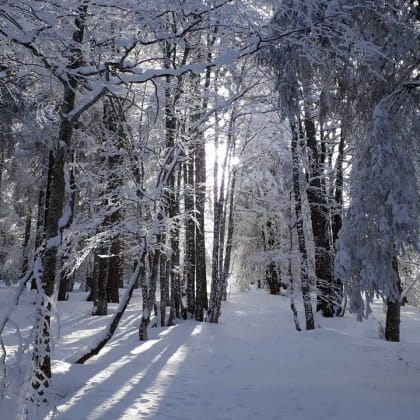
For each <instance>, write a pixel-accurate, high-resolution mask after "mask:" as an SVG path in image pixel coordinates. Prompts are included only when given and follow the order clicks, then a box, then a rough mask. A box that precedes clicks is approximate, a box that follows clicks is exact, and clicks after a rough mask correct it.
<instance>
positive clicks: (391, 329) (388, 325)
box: [385, 256, 402, 341]
mask: <svg viewBox="0 0 420 420" xmlns="http://www.w3.org/2000/svg"><path fill="white" fill-rule="evenodd" d="M392 268H393V271H394V272H393V273H392V275H393V276H394V278H395V280H394V282H395V287H396V290H397V294H398V296H396V297H394V298H393V299H390V298H388V299H387V302H386V303H387V307H386V321H385V340H386V341H400V322H401V321H400V312H401V298H400V296H401V292H402V287H401V278H400V275H399V269H398V260H397V257H396V256H394V257H393V259H392Z"/></svg>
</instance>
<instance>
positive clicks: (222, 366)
mask: <svg viewBox="0 0 420 420" xmlns="http://www.w3.org/2000/svg"><path fill="white" fill-rule="evenodd" d="M414 315H415V316H416V317H418V312H415V313H414ZM126 318H127V321H126V324H125V328H127V329H128V328H130V325H131V324H130V323H132V328H133V327H134V326H135V322H134V317H131V318H130V313H129V314H127V317H126ZM405 321H406V320H405ZM410 322H411V323H410ZM417 322H418V319H411V320H410V319H408V318H407V322H406V328H410V326H411V327H413V329H414V326H415V325H416V328H417V325H418V324H417ZM322 324H323V328H320V329H317V330H316V331H313V332H302V333H297V332H295V331H294V330H293V324H292V319H291V313H290V310H289V308H288V302H287V299H285V298H281V297H278V296H270V295H268V294H267V293H266V292H259V291H253V292H251V293H248V294H241V295H234V296H232V297H231V299H230V302H229V303H227V304H225V306H224V308H223V315H222V322H221V323H220V324H219V325H211V324H197V323H195V322H183V323H181V324H179V325H177V326H175V327H172V328H168V329H163V330H157V331H160V335H159V337H157V339H155V340H150V341H149V342H148V343H146V344H140V343H139V342H138V341H137V338H136V331H134V332H132V331H131V334H129V335H126V336H124V335H123V331H122V333H121V334H120V336H119V337H117V338H116V339H115V340H114V345H111V346H110V347H108V349H107V350H106V351H105V352H104V353H101V355H99V356H98V357H96V358H95V359H93V360H91V361H90V362H88V364H87V365H85V366H76V365H67V364H64V363H62V364H60V363H58V364H57V366H56V384H57V389H58V392H59V393H66V394H67V395H68V397H67V399H66V401H65V402H63V403H62V404H61V405H60V406H59V407H58V408H59V410H60V413H61V414H60V416H59V419H62V420H73V419H86V420H96V419H98V420H107V419H109V420H115V419H124V420H129V419H132V420H134V419H143V418H145V419H146V418H150V419H162V420H165V419H179V420H187V419H197V420H198V419H220V420H222V419H226V420H227V419H288V420H290V419H292V420H300V419H302V420H306V419H311V420H325V419H340V420H346V419H348V420H351V419H372V420H374V419H378V420H379V419H393V420H418V419H419V418H420V398H419V395H420V343H419V342H418V341H417V342H415V341H414V342H411V343H404V342H403V343H398V344H395V343H385V342H383V341H380V340H378V339H376V338H375V337H374V335H375V332H374V328H375V327H374V322H373V321H372V322H370V323H364V324H356V323H355V321H354V319H353V318H352V317H348V318H344V319H333V320H322ZM418 336H419V333H417V334H416V336H415V337H416V339H417V340H418ZM117 342H118V345H116V344H117ZM68 368H70V370H69V371H67V372H66V373H65V374H64V370H67V369H68ZM60 390H61V391H60Z"/></svg>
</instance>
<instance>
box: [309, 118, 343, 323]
mask: <svg viewBox="0 0 420 420" xmlns="http://www.w3.org/2000/svg"><path fill="white" fill-rule="evenodd" d="M304 125H305V133H306V141H307V146H308V151H309V185H308V189H307V197H308V202H309V208H310V212H311V222H312V232H313V236H314V242H315V275H316V278H317V289H318V297H317V299H318V302H317V310H318V311H321V312H322V315H323V316H325V317H332V316H334V306H335V305H334V303H335V298H334V293H333V292H334V288H333V284H332V283H333V274H332V261H331V244H330V239H329V231H330V224H329V211H328V206H327V202H326V194H325V191H324V189H323V188H322V177H323V171H322V168H321V162H320V160H321V156H320V153H319V152H318V148H317V140H316V128H315V122H314V119H313V117H311V116H308V115H306V117H305V121H304Z"/></svg>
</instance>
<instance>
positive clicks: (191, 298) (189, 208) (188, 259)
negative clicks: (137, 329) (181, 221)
mask: <svg viewBox="0 0 420 420" xmlns="http://www.w3.org/2000/svg"><path fill="white" fill-rule="evenodd" d="M193 156H194V155H193V154H191V155H190V158H189V160H188V162H187V163H186V164H185V165H184V190H185V212H186V214H187V218H186V221H185V262H184V275H185V284H186V291H187V312H188V316H189V317H191V318H193V317H194V314H195V253H196V250H195V222H194V220H193V219H192V216H193V215H194V208H195V206H194V190H193V188H194V159H193Z"/></svg>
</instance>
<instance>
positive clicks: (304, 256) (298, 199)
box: [290, 121, 315, 330]
mask: <svg viewBox="0 0 420 420" xmlns="http://www.w3.org/2000/svg"><path fill="white" fill-rule="evenodd" d="M290 128H291V131H292V147H291V151H292V177H293V194H294V201H295V212H296V230H297V236H298V246H299V252H300V276H301V287H302V297H303V306H304V310H305V319H306V329H307V330H313V329H314V328H315V322H314V316H313V312H312V303H311V294H310V293H311V288H310V283H309V275H308V253H307V250H306V241H305V233H304V228H303V212H302V196H301V192H300V165H299V161H300V159H299V152H298V138H299V134H298V128H297V123H296V122H295V123H293V122H292V121H291V124H290Z"/></svg>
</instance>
